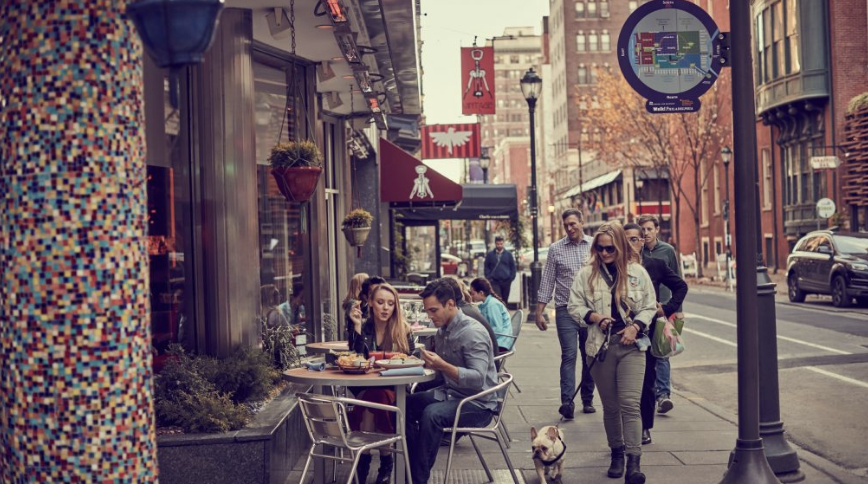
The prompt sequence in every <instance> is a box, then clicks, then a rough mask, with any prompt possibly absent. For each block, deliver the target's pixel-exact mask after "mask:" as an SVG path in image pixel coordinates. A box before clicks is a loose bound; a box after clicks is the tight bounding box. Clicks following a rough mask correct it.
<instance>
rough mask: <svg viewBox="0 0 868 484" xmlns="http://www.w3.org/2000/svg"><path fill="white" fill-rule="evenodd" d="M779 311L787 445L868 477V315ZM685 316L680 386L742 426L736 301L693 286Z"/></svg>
mask: <svg viewBox="0 0 868 484" xmlns="http://www.w3.org/2000/svg"><path fill="white" fill-rule="evenodd" d="M782 291H785V288H780V289H779V292H782ZM775 306H776V312H777V317H776V321H777V335H778V338H777V351H778V368H779V372H778V374H779V386H780V407H781V418H782V420H783V422H784V425H785V429H786V431H787V435H788V438H789V439H790V440H791V441H792V442H794V443H796V444H798V446H800V447H802V448H804V449H806V450H808V451H810V452H812V453H814V454H817V455H820V456H822V457H824V458H826V459H829V460H831V461H832V462H834V463H836V464H837V465H839V466H841V467H842V468H844V469H846V470H848V471H849V472H851V473H853V474H856V475H859V476H868V450H866V447H868V309H864V308H854V309H850V310H845V311H842V310H838V309H837V308H834V307H832V306H831V305H830V304H828V303H826V302H823V301H812V302H809V303H804V304H791V303H783V302H778V303H777V304H776V305H775ZM684 311H685V313H686V314H687V320H686V321H687V322H686V324H685V341H686V345H687V351H686V352H685V353H684V354H683V355H680V356H678V357H675V358H673V359H672V360H671V363H672V367H673V371H672V379H673V385H674V387H675V389H676V390H680V391H686V392H689V393H690V394H694V395H696V398H698V399H704V400H707V401H708V402H709V403H710V404H712V405H715V406H717V407H718V408H721V409H723V410H724V411H726V412H729V416H730V417H731V418H732V420H733V421H735V419H737V417H736V415H737V410H738V408H737V388H738V387H737V367H736V363H737V358H736V326H735V322H736V303H735V296H734V295H732V294H729V293H725V292H722V291H720V290H716V291H712V290H707V289H703V288H695V287H691V292H690V294H689V295H688V298H687V302H685V304H684ZM761 348H762V346H761ZM762 383H763V382H760V384H761V386H762ZM677 411H678V409H677V408H676V409H675V410H673V412H672V413H671V417H672V418H675V417H677ZM662 418H669V417H668V416H663V417H662Z"/></svg>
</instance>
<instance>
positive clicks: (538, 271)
mask: <svg viewBox="0 0 868 484" xmlns="http://www.w3.org/2000/svg"><path fill="white" fill-rule="evenodd" d="M527 108H528V112H529V114H530V190H528V197H529V198H530V217H531V222H532V224H533V239H532V240H533V262H531V264H530V298H529V299H530V306H529V307H530V308H532V309H533V310H532V311H529V312H528V321H535V320H536V314H535V313H536V305H537V291H539V283H540V279H542V264H541V263H540V261H539V240H538V238H539V234H538V233H537V232H538V231H539V222H538V219H539V207H537V196H536V130H535V128H534V127H535V125H536V123H535V121H534V111H535V109H536V99H528V100H527Z"/></svg>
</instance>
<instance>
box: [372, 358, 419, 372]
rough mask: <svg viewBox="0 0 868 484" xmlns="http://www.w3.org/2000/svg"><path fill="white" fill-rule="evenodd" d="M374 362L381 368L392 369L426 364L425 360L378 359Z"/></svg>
mask: <svg viewBox="0 0 868 484" xmlns="http://www.w3.org/2000/svg"><path fill="white" fill-rule="evenodd" d="M374 364H375V365H377V366H379V367H380V368H385V369H387V370H392V369H395V368H413V367H414V366H422V365H424V364H425V360H417V359H412V360H377V361H375V362H374Z"/></svg>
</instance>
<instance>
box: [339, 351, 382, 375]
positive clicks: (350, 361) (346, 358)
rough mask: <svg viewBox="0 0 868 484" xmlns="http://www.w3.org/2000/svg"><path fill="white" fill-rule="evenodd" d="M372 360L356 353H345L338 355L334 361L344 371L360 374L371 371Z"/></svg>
mask: <svg viewBox="0 0 868 484" xmlns="http://www.w3.org/2000/svg"><path fill="white" fill-rule="evenodd" d="M371 361H372V360H366V359H365V357H364V356H361V355H357V354H345V355H342V356H340V357H338V359H337V361H336V363H337V365H338V368H340V369H341V371H343V372H344V373H351V374H362V373H367V372H369V371H371V370H372V369H373V368H374V366H373V365H372V364H371Z"/></svg>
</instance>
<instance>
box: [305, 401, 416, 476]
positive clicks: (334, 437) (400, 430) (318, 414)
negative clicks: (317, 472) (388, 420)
mask: <svg viewBox="0 0 868 484" xmlns="http://www.w3.org/2000/svg"><path fill="white" fill-rule="evenodd" d="M298 401H299V405H300V406H301V413H302V416H303V417H304V424H305V426H306V427H307V432H308V434H309V435H310V438H311V440H312V441H313V443H312V444H311V446H310V451H309V452H308V454H307V461H305V463H304V470H302V471H301V478H300V479H299V483H302V482H304V476H305V475H306V474H307V469H308V467H310V463H311V461H312V460H313V458H314V457H319V458H321V459H331V460H335V461H341V462H349V461H351V462H352V463H353V466H352V468H351V469H350V475H349V477H348V478H347V484H351V483H352V481H353V478H355V477H356V467H358V464H359V457H360V456H361V455H362V453H363V452H365V451H367V450H370V449H375V448H378V447H385V446H389V447H390V448H391V449H392V451H394V452H400V453H402V454H403V455H404V465H405V467H406V469H407V482H412V481H411V479H410V459H409V456H408V455H407V438H406V436H405V435H404V412H402V411H401V410H400V409H399V408H398V407H393V406H391V405H381V404H378V403H372V402H366V401H363V400H356V399H353V398H343V397H331V396H327V395H316V394H312V393H300V394H298ZM347 405H358V406H362V407H367V408H373V409H379V410H385V411H387V412H393V413H395V414H397V416H398V418H397V425H396V427H395V431H396V433H394V434H381V433H375V432H361V431H352V430H350V427H349V423H348V422H349V421H348V420H347ZM398 442H400V443H401V449H398V448H397V445H396V444H397V443H398ZM321 444H322V445H328V446H332V447H336V448H339V449H346V450H348V451H349V452H350V457H344V455H343V452H341V454H340V455H337V456H335V455H329V454H325V453H318V452H317V451H316V448H317V445H321ZM356 481H357V482H358V479H356ZM361 484H364V483H361Z"/></svg>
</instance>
